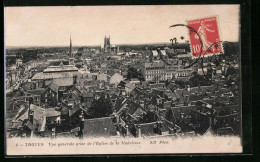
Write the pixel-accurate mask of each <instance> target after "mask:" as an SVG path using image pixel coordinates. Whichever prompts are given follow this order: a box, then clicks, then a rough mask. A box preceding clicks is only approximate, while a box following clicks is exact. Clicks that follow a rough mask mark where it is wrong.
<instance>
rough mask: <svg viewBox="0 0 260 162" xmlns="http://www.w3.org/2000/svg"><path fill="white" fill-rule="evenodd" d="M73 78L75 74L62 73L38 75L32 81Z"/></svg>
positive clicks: (41, 73)
mask: <svg viewBox="0 0 260 162" xmlns="http://www.w3.org/2000/svg"><path fill="white" fill-rule="evenodd" d="M70 77H73V73H71V72H62V73H43V72H40V73H36V74H35V75H34V76H33V77H32V80H39V79H54V78H70Z"/></svg>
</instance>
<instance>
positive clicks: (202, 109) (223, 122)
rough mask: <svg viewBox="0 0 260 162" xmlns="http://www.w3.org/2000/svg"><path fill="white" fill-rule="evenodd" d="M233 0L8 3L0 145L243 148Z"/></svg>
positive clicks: (43, 150)
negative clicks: (222, 0)
mask: <svg viewBox="0 0 260 162" xmlns="http://www.w3.org/2000/svg"><path fill="white" fill-rule="evenodd" d="M240 30H241V29H240V6H239V5H149V6H148V5H147V6H146V5H143V6H134V5H133V6H73V7H70V6H63V7H62V6H59V7H5V9H4V33H5V37H4V38H5V121H6V123H5V136H6V155H8V156H12V155H97V154H99V155H100V154H101V155H102V154H105V155H107V154H166V153H167V154H179V153H241V152H242V149H243V148H242V133H241V132H242V124H241V123H242V117H241V116H242V114H241V112H242V111H241V110H242V106H241V102H242V98H241V95H242V86H241V63H240V62H241V53H240V48H241V45H240Z"/></svg>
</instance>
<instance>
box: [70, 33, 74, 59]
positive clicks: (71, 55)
mask: <svg viewBox="0 0 260 162" xmlns="http://www.w3.org/2000/svg"><path fill="white" fill-rule="evenodd" d="M69 56H70V57H73V54H72V41H71V35H70V54H69Z"/></svg>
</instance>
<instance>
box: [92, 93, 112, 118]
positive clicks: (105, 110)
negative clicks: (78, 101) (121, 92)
mask: <svg viewBox="0 0 260 162" xmlns="http://www.w3.org/2000/svg"><path fill="white" fill-rule="evenodd" d="M112 112H113V110H112V103H111V100H110V97H109V96H107V97H105V95H104V94H103V95H101V97H100V98H99V99H98V100H93V102H92V105H91V107H90V108H89V109H88V111H87V114H88V118H101V117H108V116H110V115H111V114H112Z"/></svg>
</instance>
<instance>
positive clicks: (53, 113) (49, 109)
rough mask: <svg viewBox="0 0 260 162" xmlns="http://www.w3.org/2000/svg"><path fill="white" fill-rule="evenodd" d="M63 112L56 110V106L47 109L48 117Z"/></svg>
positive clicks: (46, 114)
mask: <svg viewBox="0 0 260 162" xmlns="http://www.w3.org/2000/svg"><path fill="white" fill-rule="evenodd" d="M60 115H61V112H60V111H56V109H55V108H48V109H46V110H45V116H46V117H54V116H60Z"/></svg>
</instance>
